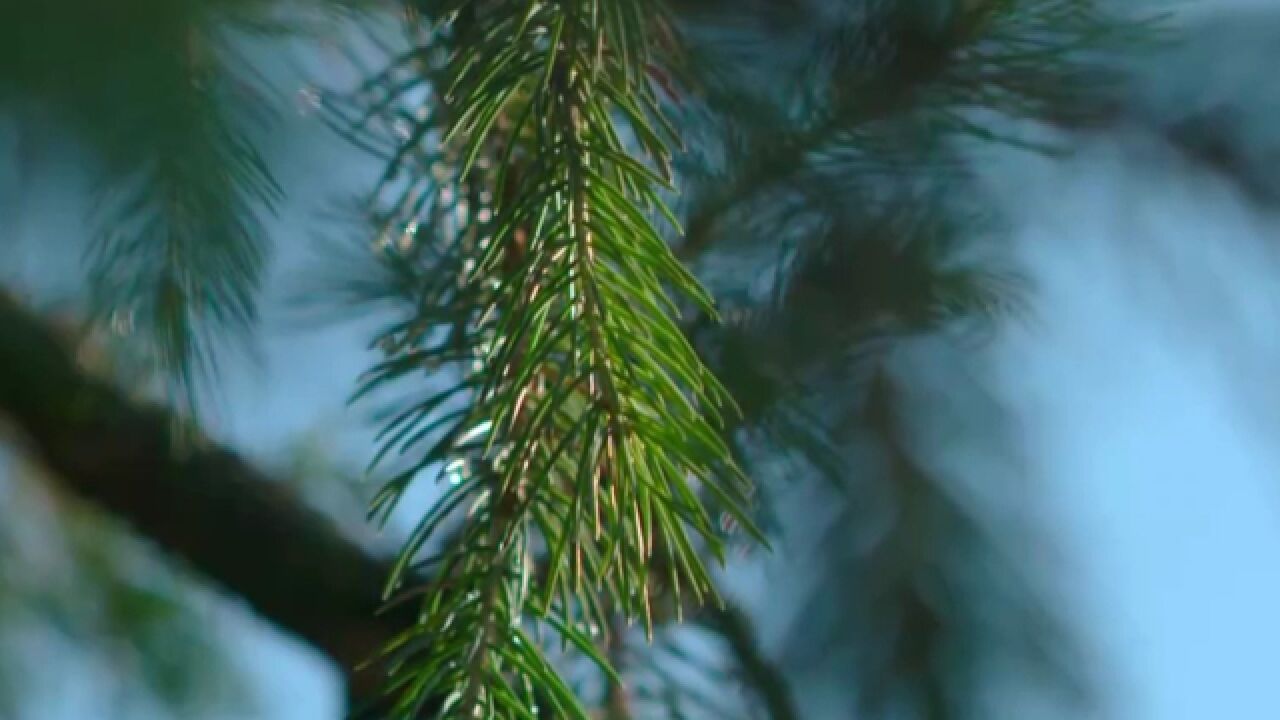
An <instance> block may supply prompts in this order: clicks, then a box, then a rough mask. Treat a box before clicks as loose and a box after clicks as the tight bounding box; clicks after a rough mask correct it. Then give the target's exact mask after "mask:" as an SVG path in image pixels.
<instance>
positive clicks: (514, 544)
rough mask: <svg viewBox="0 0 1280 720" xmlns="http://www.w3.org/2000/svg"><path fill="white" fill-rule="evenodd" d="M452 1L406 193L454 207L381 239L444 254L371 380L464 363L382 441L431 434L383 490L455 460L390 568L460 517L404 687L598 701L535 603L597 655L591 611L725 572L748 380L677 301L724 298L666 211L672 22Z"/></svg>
mask: <svg viewBox="0 0 1280 720" xmlns="http://www.w3.org/2000/svg"><path fill="white" fill-rule="evenodd" d="M479 5H483V8H482V7H480V6H479ZM437 12H438V13H439V14H440V16H442V17H453V16H456V19H455V21H454V22H453V23H452V24H451V25H450V26H449V30H448V31H447V34H444V36H445V37H447V41H448V42H451V43H452V45H453V47H455V48H456V52H454V53H453V54H452V56H451V57H450V58H449V62H448V64H447V65H446V66H445V67H444V68H443V71H442V76H443V78H444V79H446V80H447V82H448V86H447V87H446V88H444V89H443V92H442V100H443V103H442V104H441V106H440V109H439V110H438V111H437V112H438V113H439V114H445V113H447V115H448V116H449V120H448V121H447V122H446V123H443V124H442V125H434V124H433V123H439V122H440V118H439V116H438V115H437V114H434V113H431V112H430V111H428V114H427V117H426V118H425V119H423V120H421V121H419V122H418V124H417V125H416V127H415V128H414V129H413V130H412V132H411V134H410V141H409V143H408V146H412V145H413V144H414V143H416V142H417V138H429V137H431V136H432V133H433V132H439V133H440V134H439V135H438V138H439V140H438V142H440V143H441V144H442V146H443V147H444V148H446V149H447V150H446V152H448V153H450V154H451V155H452V157H451V158H450V160H451V161H452V162H450V163H449V164H448V165H447V166H446V168H447V169H446V170H445V172H446V173H448V175H447V176H446V177H447V181H446V182H445V183H444V184H442V185H438V186H437V187H436V188H434V190H433V197H432V198H431V199H424V200H414V201H413V202H414V203H415V204H418V203H421V204H423V205H426V204H430V203H432V202H434V203H435V204H437V206H440V205H444V206H451V207H448V210H450V211H451V212H433V211H432V209H430V208H425V209H424V210H420V211H419V212H420V213H421V214H422V215H425V216H426V217H428V218H433V219H435V220H436V221H437V222H436V223H435V224H432V225H431V226H429V227H423V226H422V225H421V224H419V223H417V222H416V219H415V220H414V221H410V225H411V226H410V228H408V229H407V230H406V233H405V235H403V236H402V237H403V243H400V242H396V243H392V244H389V245H387V246H386V248H385V249H384V252H388V253H408V254H411V255H417V256H419V257H421V256H427V255H429V256H430V257H431V263H430V270H429V271H428V272H424V273H422V274H421V276H420V277H421V285H419V286H418V287H417V288H416V301H417V302H416V307H415V312H414V314H413V316H412V317H410V318H408V319H406V320H405V321H404V322H402V323H400V324H398V325H396V326H394V327H392V328H391V329H390V330H389V331H388V332H387V333H386V334H385V335H384V336H383V340H382V343H381V344H382V345H383V346H384V347H388V348H391V349H392V351H391V352H390V353H389V357H388V359H387V360H386V361H385V362H384V363H382V364H381V365H380V366H379V367H377V368H375V370H374V371H373V372H371V373H370V375H369V377H368V380H367V382H366V384H365V387H364V388H363V390H362V392H365V391H372V390H374V389H376V388H377V387H379V386H382V385H383V384H385V383H388V382H391V381H394V380H397V379H400V378H402V377H404V376H406V375H416V374H417V373H420V372H421V370H422V368H423V367H424V366H425V367H438V366H440V365H444V364H449V363H453V364H456V365H458V366H460V377H459V379H458V380H457V382H456V383H455V384H453V385H451V386H449V387H446V388H444V389H442V390H439V391H436V392H433V393H432V394H431V395H430V396H429V397H428V398H426V399H424V400H423V401H421V402H418V403H414V404H411V405H410V406H408V407H407V408H405V409H404V410H403V411H401V412H400V414H398V415H397V416H396V417H395V418H394V419H393V420H392V421H391V423H390V424H389V425H388V427H387V428H386V440H385V441H384V444H383V447H382V450H381V451H380V453H379V456H383V455H386V454H388V453H390V452H393V451H397V450H398V451H400V452H407V453H409V454H410V455H411V456H412V457H413V458H414V459H413V461H412V462H410V463H409V466H408V467H407V469H405V470H404V471H403V472H402V473H401V474H400V475H399V476H398V477H397V478H395V479H394V480H392V481H391V482H390V483H389V484H388V486H387V487H386V489H385V491H384V492H383V493H382V494H381V495H380V496H379V497H378V498H377V499H376V500H375V503H374V514H375V515H381V516H385V514H386V513H388V512H389V511H390V509H391V508H392V507H394V506H395V504H396V503H397V502H398V501H399V500H400V498H401V496H402V495H403V493H404V492H405V490H406V489H407V488H408V487H409V485H410V483H411V482H412V481H413V480H414V479H415V478H417V477H418V476H419V475H420V474H422V473H424V472H430V471H431V470H432V469H433V468H436V469H437V474H438V476H439V477H440V478H442V479H445V480H447V484H446V489H445V490H444V492H443V495H442V496H441V498H440V499H439V500H438V501H437V502H436V504H435V506H434V507H433V508H432V510H431V511H430V512H428V513H426V514H425V515H424V516H423V517H422V519H421V521H420V523H419V524H418V527H417V528H416V529H415V530H414V532H413V533H412V535H411V537H410V539H409V541H408V543H407V545H406V548H405V550H404V552H403V554H402V556H401V560H400V563H399V564H398V570H397V571H396V573H395V575H394V576H393V577H392V578H391V582H390V585H391V587H392V589H395V588H396V587H398V586H399V584H400V583H401V582H402V581H403V580H404V579H405V569H406V568H407V567H408V566H409V565H410V563H411V562H413V561H414V559H415V558H417V557H418V555H419V553H420V552H421V551H422V549H423V547H424V545H426V543H428V542H429V541H431V540H433V539H436V536H437V533H438V530H439V529H440V527H441V526H442V524H443V523H445V522H446V521H448V520H451V519H454V516H455V515H457V514H459V513H460V512H461V511H463V510H465V513H466V517H465V519H464V520H463V521H462V522H463V523H464V525H463V527H462V529H461V530H460V531H459V532H458V533H457V535H456V537H455V539H454V542H453V543H451V544H450V545H449V546H448V547H447V548H445V550H444V551H443V553H442V554H441V555H440V556H438V557H437V558H436V560H435V563H434V564H435V568H434V570H433V573H434V575H435V580H434V581H432V582H431V584H430V585H429V586H428V587H427V588H425V589H424V591H423V592H424V595H425V600H424V607H423V613H422V619H421V621H420V623H419V625H418V626H417V627H415V628H411V629H409V630H408V631H407V632H406V634H405V636H404V637H403V638H402V639H401V641H399V642H398V643H396V644H395V646H394V647H393V648H391V649H390V650H391V652H393V653H396V656H397V657H396V663H395V669H393V680H392V687H393V688H394V689H395V690H396V691H397V692H398V693H399V697H400V699H399V701H398V702H397V704H396V711H395V712H396V714H397V716H404V717H410V716H412V715H413V714H414V713H416V712H418V711H419V708H421V707H422V706H423V704H424V703H426V702H427V701H429V700H435V701H442V703H443V704H442V706H441V709H440V714H441V715H442V716H449V717H454V716H458V717H470V716H472V714H473V713H476V712H480V713H482V714H483V715H484V716H497V717H523V716H528V715H529V714H530V712H531V708H533V707H535V706H536V704H537V703H538V702H539V699H538V697H537V695H541V696H542V702H544V703H548V704H550V706H551V709H553V710H554V712H555V713H556V714H557V716H566V717H586V714H585V710H584V709H583V708H582V706H581V705H580V704H579V701H578V699H577V698H576V696H575V694H574V693H573V692H572V691H571V690H570V688H569V687H568V686H567V685H566V684H565V683H564V682H563V681H562V680H561V679H560V678H559V675H558V674H557V672H556V671H555V669H554V668H553V667H552V666H551V664H550V662H549V661H548V660H547V658H546V655H545V651H544V650H543V649H542V647H541V645H540V643H538V642H536V641H535V640H534V639H533V638H532V637H531V636H530V634H529V628H530V624H531V622H532V619H537V620H539V621H542V622H544V623H545V624H547V625H549V626H550V627H552V628H554V629H555V631H556V633H557V634H558V635H559V636H560V637H561V640H562V641H563V642H564V643H566V644H572V645H575V646H577V648H578V649H579V650H581V651H584V652H586V653H588V654H591V653H593V652H594V650H593V648H594V646H595V645H594V643H595V642H596V640H595V639H594V638H593V637H592V636H591V634H590V633H589V632H587V631H586V630H585V628H589V627H596V628H608V627H610V626H611V622H610V620H611V616H612V613H615V612H621V613H623V614H624V615H626V616H628V617H639V618H642V619H643V620H644V623H645V626H646V627H647V628H649V629H650V632H651V631H652V625H653V612H654V611H653V596H654V595H655V594H662V595H668V594H669V595H671V596H672V597H673V602H674V603H675V604H676V606H677V607H679V606H680V604H681V602H682V600H681V595H682V594H684V593H690V594H691V595H692V596H693V597H694V598H696V599H697V600H699V601H701V600H703V599H706V598H710V597H711V596H713V595H714V587H713V585H712V582H711V578H710V576H709V574H708V571H707V569H706V567H705V565H704V562H703V555H702V551H703V549H707V550H710V551H711V552H712V553H713V554H714V555H720V554H721V553H720V551H719V549H718V548H719V547H720V545H721V540H720V537H719V534H718V532H717V530H716V528H715V523H714V522H713V521H712V519H711V518H710V516H709V514H708V513H707V511H706V509H705V508H704V506H703V503H702V502H701V501H700V499H699V498H698V496H697V494H696V493H695V487H696V489H697V490H698V491H702V492H709V493H711V494H713V495H714V497H715V498H716V499H717V501H718V503H719V504H721V505H723V506H725V507H726V508H728V509H729V510H730V511H731V512H733V513H734V514H735V516H736V517H737V518H738V520H739V522H741V523H743V524H746V525H749V520H748V518H747V517H746V515H745V513H744V511H743V510H742V509H741V507H742V505H743V501H744V490H745V488H746V481H745V479H744V478H743V477H742V476H741V475H740V473H739V471H738V470H737V469H736V467H735V465H734V463H733V460H732V458H731V455H730V453H729V450H728V447H727V445H726V443H725V441H724V439H723V437H722V436H721V435H720V433H719V432H718V426H719V425H720V423H721V420H720V415H721V413H722V412H724V411H725V410H726V409H727V408H728V407H729V406H730V404H731V403H730V400H729V398H728V396H727V395H726V394H725V392H724V390H723V389H722V388H721V387H720V385H719V383H718V381H716V379H715V378H714V377H713V376H712V375H711V374H710V373H709V372H708V371H707V370H706V369H705V368H704V367H703V366H702V364H701V361H700V359H699V357H698V356H697V354H696V352H695V351H694V349H693V347H692V345H691V344H690V343H689V341H688V340H687V339H686V338H685V336H684V334H683V333H682V332H681V330H680V328H679V326H678V325H677V324H676V323H675V321H674V320H673V316H675V315H676V314H677V312H678V306H677V302H676V301H675V300H674V299H673V294H674V295H675V296H677V297H681V298H683V299H686V300H688V301H691V302H692V303H693V304H694V305H695V306H696V307H697V308H699V309H700V310H701V311H702V312H704V313H713V312H714V311H713V308H712V305H711V300H710V298H709V297H708V296H707V295H706V293H705V292H704V291H703V290H702V289H701V288H700V287H699V286H698V284H697V282H696V281H695V280H694V279H693V277H692V276H691V275H690V274H689V273H688V271H687V270H686V269H685V268H684V267H683V266H682V265H681V264H680V263H679V262H677V261H676V259H675V257H674V255H673V254H672V252H671V251H670V249H669V248H668V246H667V243H666V241H665V239H664V237H663V236H662V234H660V232H659V230H658V229H657V226H656V224H655V220H654V218H655V217H665V218H667V220H668V221H671V222H673V221H674V219H673V218H672V217H671V214H670V212H669V211H668V210H667V209H666V206H665V204H664V201H663V199H662V197H661V195H660V192H661V190H662V189H664V188H668V189H669V179H668V177H666V175H667V170H666V167H667V165H668V162H669V160H668V158H669V149H668V145H669V144H670V143H671V142H674V141H676V138H675V137H674V132H673V130H672V129H671V128H670V127H669V126H667V125H665V123H664V120H663V114H662V109H661V107H660V102H659V99H658V97H657V95H656V91H655V89H654V85H653V84H652V83H651V81H650V76H651V74H652V73H653V72H654V63H660V62H662V59H661V58H660V57H658V55H659V54H660V53H661V52H662V51H663V48H661V47H655V46H654V44H653V43H654V41H653V36H654V35H655V31H656V30H661V29H663V28H669V26H667V25H666V24H665V18H664V17H663V16H662V15H661V14H658V13H655V12H654V9H653V8H652V7H649V6H647V5H646V4H644V3H640V2H631V1H627V2H599V1H597V0H577V1H573V2H562V3H545V4H544V3H523V2H512V3H489V4H475V3H465V2H464V3H457V4H456V5H454V4H446V6H445V7H442V8H439V9H437ZM441 131H443V132H441ZM624 138H628V139H624ZM437 180H439V178H437ZM401 244H403V245H405V246H406V247H407V249H402V248H401ZM453 400H461V401H463V402H464V403H465V404H464V405H462V406H461V407H455V405H454V403H451V402H450V401H453ZM655 553H657V554H661V555H663V556H664V558H663V560H664V562H661V563H655V562H654V560H655ZM539 568H540V570H539ZM601 661H602V662H603V659H601ZM535 689H536V693H535Z"/></svg>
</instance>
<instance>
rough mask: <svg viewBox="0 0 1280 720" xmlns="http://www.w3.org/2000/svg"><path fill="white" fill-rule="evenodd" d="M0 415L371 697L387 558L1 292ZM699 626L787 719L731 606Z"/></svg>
mask: <svg viewBox="0 0 1280 720" xmlns="http://www.w3.org/2000/svg"><path fill="white" fill-rule="evenodd" d="M0 415H2V416H5V417H6V418H7V419H9V420H11V421H12V422H13V424H14V425H15V427H16V428H17V429H18V430H19V431H20V432H21V433H22V435H23V437H24V439H25V440H26V441H27V444H28V446H29V449H30V451H31V452H32V454H33V456H34V457H35V459H37V460H38V461H40V462H41V463H42V464H43V465H44V466H45V467H46V468H47V469H48V470H50V471H51V475H52V476H53V478H54V480H55V481H56V482H59V483H60V484H62V485H63V486H64V487H65V488H66V489H68V490H70V491H71V492H72V493H73V494H74V495H76V496H78V497H81V498H84V499H86V500H88V501H90V502H92V503H93V504H95V505H97V506H98V507H100V508H101V509H103V510H106V511H107V512H109V513H111V514H113V515H114V516H116V517H119V518H121V519H123V520H124V521H126V522H127V523H128V524H129V525H131V526H132V527H133V529H134V530H135V531H137V532H138V533H139V534H140V535H142V536H144V537H146V538H147V539H149V540H150V541H151V542H153V543H155V544H156V545H158V546H159V547H160V548H161V549H162V550H163V551H165V552H167V553H170V554H172V555H175V556H177V557H179V558H181V559H183V560H184V561H186V562H187V563H188V564H189V565H190V566H191V567H192V568H193V569H194V570H195V571H197V572H198V573H200V574H201V575H203V576H204V577H206V578H208V579H210V580H212V581H214V582H215V583H217V584H218V585H220V586H221V587H222V588H223V589H224V590H226V591H228V592H230V593H232V594H234V595H237V596H239V597H241V598H242V599H243V600H244V601H245V602H247V603H248V604H249V605H250V606H251V607H252V608H253V609H254V610H255V611H256V612H257V613H258V614H259V615H261V616H262V617H263V618H265V619H266V620H267V621H269V622H271V623H272V624H274V625H275V626H277V627H279V628H281V629H283V630H285V631H287V632H290V633H292V634H293V635H295V636H297V637H298V638H300V639H301V640H303V641H304V642H306V643H308V644H310V645H312V646H313V647H315V648H316V649H317V650H319V651H321V652H322V653H324V654H325V655H327V656H328V657H329V658H331V659H332V660H333V661H334V662H335V663H337V664H338V665H339V667H340V668H341V669H342V671H343V672H344V673H345V675H346V677H347V682H348V688H349V697H350V698H351V701H352V705H353V707H360V708H367V707H374V708H376V707H377V704H378V701H379V699H380V696H379V691H380V690H381V684H382V680H383V677H382V675H381V674H380V673H379V672H377V671H375V670H373V669H370V670H366V671H357V669H356V668H357V667H358V666H359V665H361V664H362V663H364V662H365V661H367V660H369V659H370V658H371V657H373V656H374V655H375V654H376V653H377V652H378V650H379V649H381V648H382V647H383V646H385V644H386V643H387V642H388V641H389V640H390V639H391V637H392V636H393V635H394V634H395V633H397V632H399V631H402V630H403V629H405V628H407V627H408V626H409V625H410V624H411V623H412V622H413V621H414V617H413V607H412V605H411V604H408V603H399V604H398V605H396V608H397V609H396V610H394V611H392V612H388V613H383V614H381V615H379V614H378V611H379V609H380V608H382V607H384V606H383V603H382V598H381V594H380V590H381V588H382V586H383V582H384V581H385V579H386V578H387V576H388V573H389V571H390V565H389V564H388V563H387V562H385V561H384V560H383V559H380V558H377V557H374V556H372V555H370V554H369V553H367V552H365V551H364V550H362V549H361V548H360V547H359V546H357V545H356V544H354V543H353V542H351V541H350V540H349V539H348V538H345V537H343V536H341V535H340V534H339V533H338V532H337V531H336V529H335V528H334V527H333V525H332V524H331V523H329V522H328V521H327V520H325V519H324V518H323V517H321V516H320V515H318V514H316V513H314V512H312V511H310V510H308V509H307V508H305V507H304V506H303V505H301V504H300V503H299V502H298V501H297V499H296V498H295V497H294V496H293V495H292V494H291V493H290V492H289V491H288V490H287V489H286V487H285V486H284V485H283V484H282V483H279V482H275V481H273V480H272V479H271V478H269V477H268V476H266V475H265V474H263V473H262V472H260V471H259V470H257V469H255V468H253V467H252V466H251V465H249V464H248V463H246V462H245V461H244V460H242V459H241V458H240V457H238V456H237V455H236V454H235V453H233V452H231V451H230V450H227V449H225V448H222V447H219V446H216V445H213V444H211V443H208V442H202V443H195V444H193V443H192V442H191V441H190V440H188V439H186V438H185V437H178V436H177V434H176V433H175V428H174V423H173V416H172V415H171V414H170V413H169V412H168V411H167V410H165V409H164V408H162V407H160V406H155V405H143V404H140V403H137V402H135V401H134V400H132V399H130V398H128V397H126V396H125V395H124V394H123V393H121V392H120V391H118V390H116V389H114V388H113V387H112V386H111V385H110V384H108V383H106V382H104V381H102V380H99V379H97V378H95V377H93V376H92V375H91V374H89V373H87V372H85V371H84V370H83V369H82V368H81V367H79V365H78V364H77V362H76V360H75V356H74V353H73V352H72V349H71V348H70V347H68V346H67V345H66V344H64V343H63V342H62V340H61V338H59V336H58V335H57V333H56V332H54V331H53V330H51V329H50V327H49V325H48V324H47V323H45V322H44V321H42V320H41V319H40V318H39V317H37V316H35V315H33V314H32V313H30V312H29V311H27V310H25V309H24V308H22V307H21V306H20V305H19V304H18V303H17V302H15V301H14V300H13V298H12V297H10V296H8V295H6V294H5V293H4V292H3V291H0ZM704 622H705V623H706V624H707V626H708V627H709V628H710V629H712V630H713V631H715V632H717V633H718V634H720V635H722V636H723V637H724V638H725V640H726V642H727V643H728V644H729V646H730V649H731V650H732V652H733V654H734V656H735V658H736V660H737V661H738V662H739V663H741V664H742V665H743V668H742V669H743V673H744V678H745V679H747V680H748V681H749V682H750V683H751V684H752V686H753V687H756V688H757V689H758V691H759V692H760V693H761V696H762V699H763V701H764V703H765V705H766V708H767V709H768V712H769V717H771V718H775V719H777V720H786V719H788V718H794V717H797V715H796V713H795V710H794V708H793V705H792V701H791V698H790V696H789V693H788V689H787V687H786V683H785V680H784V679H783V678H782V675H781V673H779V672H778V670H777V668H774V667H772V665H771V664H770V663H769V661H768V660H767V659H766V658H765V657H764V656H763V654H761V652H760V650H759V648H758V647H757V646H756V645H755V641H754V637H753V634H752V633H751V630H750V627H749V626H748V622H747V620H746V618H745V617H744V616H743V615H742V614H741V612H740V611H738V610H736V609H734V608H732V607H728V608H725V609H723V610H720V609H711V610H709V611H708V613H707V615H706V616H705V617H704Z"/></svg>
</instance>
